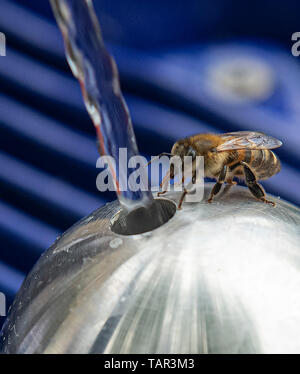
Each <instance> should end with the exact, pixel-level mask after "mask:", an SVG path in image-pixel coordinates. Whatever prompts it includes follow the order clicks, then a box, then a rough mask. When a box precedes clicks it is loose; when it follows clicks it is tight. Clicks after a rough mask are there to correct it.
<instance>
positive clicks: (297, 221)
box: [0, 185, 300, 353]
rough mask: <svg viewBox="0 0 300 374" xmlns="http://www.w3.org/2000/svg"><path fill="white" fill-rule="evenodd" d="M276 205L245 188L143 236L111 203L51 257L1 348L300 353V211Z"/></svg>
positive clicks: (30, 280) (32, 279)
mask: <svg viewBox="0 0 300 374" xmlns="http://www.w3.org/2000/svg"><path fill="white" fill-rule="evenodd" d="M210 188H211V185H208V186H207V187H206V194H207V193H208V191H209V189H210ZM170 196H171V195H167V197H170ZM171 197H172V198H176V199H178V195H176V196H175V195H173V196H171ZM271 198H272V197H271ZM273 199H275V198H273ZM276 200H277V206H276V208H273V207H272V206H269V205H266V204H263V203H260V202H256V201H255V200H254V199H253V198H252V196H251V195H250V193H249V192H248V190H247V189H245V188H242V187H233V188H232V189H231V190H230V191H229V192H228V193H227V194H224V195H223V196H220V197H219V198H216V199H215V201H214V202H213V203H212V204H208V203H206V201H203V202H201V203H190V204H184V205H183V209H182V210H181V211H177V212H176V214H175V216H174V217H173V218H171V220H170V221H168V222H167V223H166V224H165V225H163V226H161V227H160V228H158V229H156V230H154V231H152V232H149V233H145V234H140V235H133V236H120V235H117V234H115V233H113V232H112V231H111V230H110V221H111V219H112V217H114V216H115V215H116V214H117V212H118V211H119V209H120V208H119V205H118V203H117V202H113V203H110V204H107V205H106V206H105V207H102V208H100V209H98V210H97V211H95V212H94V213H92V214H91V215H90V216H88V217H86V218H84V219H83V220H81V221H80V222H78V223H77V224H76V225H74V226H73V227H72V228H71V229H69V230H68V231H67V232H66V233H65V234H64V235H63V236H62V237H61V238H59V239H58V240H57V241H56V242H55V243H54V244H53V246H52V247H51V248H50V249H49V250H48V251H47V252H45V253H44V254H43V256H42V257H41V259H40V260H39V262H38V263H37V264H36V266H35V267H34V269H33V270H32V271H31V273H30V274H29V276H28V277H27V279H26V281H25V282H24V284H23V286H22V288H21V290H20V291H19V293H18V295H17V297H16V299H15V302H14V305H13V307H12V309H11V311H10V313H9V316H8V318H7V320H6V323H5V325H4V328H3V331H2V334H1V337H0V351H1V352H5V353H300V339H299V336H300V245H299V243H300V210H299V209H298V208H296V207H294V206H293V205H290V204H288V203H286V202H284V201H280V200H278V199H276Z"/></svg>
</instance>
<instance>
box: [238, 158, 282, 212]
mask: <svg viewBox="0 0 300 374" xmlns="http://www.w3.org/2000/svg"><path fill="white" fill-rule="evenodd" d="M241 165H243V167H244V174H245V180H246V184H247V186H248V188H249V190H250V192H251V193H252V195H253V196H254V197H255V198H256V199H258V200H260V201H263V202H264V203H267V204H271V205H273V206H275V205H276V204H275V203H274V202H273V201H270V200H267V199H266V194H265V191H264V189H263V187H262V186H261V185H260V184H259V183H257V180H256V177H255V174H254V173H253V171H252V170H251V168H250V167H249V165H248V164H246V163H245V162H241Z"/></svg>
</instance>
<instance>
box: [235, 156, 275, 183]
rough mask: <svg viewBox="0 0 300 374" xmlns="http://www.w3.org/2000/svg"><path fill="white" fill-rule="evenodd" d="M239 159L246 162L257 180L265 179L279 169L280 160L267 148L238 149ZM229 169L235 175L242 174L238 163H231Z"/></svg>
mask: <svg viewBox="0 0 300 374" xmlns="http://www.w3.org/2000/svg"><path fill="white" fill-rule="evenodd" d="M238 153H239V161H244V162H246V163H247V164H248V165H249V166H250V167H251V169H252V170H253V171H254V173H255V175H256V178H257V179H258V180H261V179H267V178H270V177H272V175H274V174H277V173H278V172H279V171H280V167H281V166H280V161H279V159H278V158H277V156H276V155H275V153H273V152H272V151H270V150H268V149H262V150H251V149H243V150H240V151H238ZM229 169H230V171H231V172H232V173H234V174H235V175H236V176H242V174H243V169H242V168H241V167H239V166H238V165H231V166H230V167H229Z"/></svg>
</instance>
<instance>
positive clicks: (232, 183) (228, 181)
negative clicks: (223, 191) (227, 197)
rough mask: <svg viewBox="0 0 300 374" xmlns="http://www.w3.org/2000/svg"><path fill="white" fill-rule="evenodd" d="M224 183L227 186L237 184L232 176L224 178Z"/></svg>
mask: <svg viewBox="0 0 300 374" xmlns="http://www.w3.org/2000/svg"><path fill="white" fill-rule="evenodd" d="M226 183H227V184H228V185H229V186H235V185H236V184H237V182H235V181H234V180H233V179H232V178H227V179H226Z"/></svg>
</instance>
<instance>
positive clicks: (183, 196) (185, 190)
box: [177, 188, 189, 210]
mask: <svg viewBox="0 0 300 374" xmlns="http://www.w3.org/2000/svg"><path fill="white" fill-rule="evenodd" d="M188 193H189V191H188V190H187V189H186V188H184V191H183V193H182V195H181V198H180V200H179V204H178V208H177V209H178V210H180V209H181V205H182V203H183V200H184V198H185V195H186V194H188Z"/></svg>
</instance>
